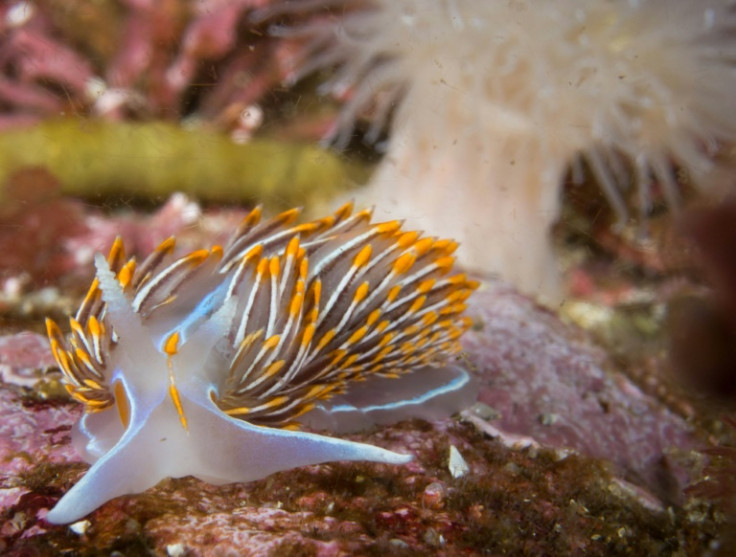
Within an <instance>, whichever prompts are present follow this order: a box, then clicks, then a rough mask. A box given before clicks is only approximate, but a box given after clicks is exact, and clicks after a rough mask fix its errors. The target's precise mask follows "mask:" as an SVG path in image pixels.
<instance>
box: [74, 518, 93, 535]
mask: <svg viewBox="0 0 736 557" xmlns="http://www.w3.org/2000/svg"><path fill="white" fill-rule="evenodd" d="M91 525H92V523H91V522H90V521H89V520H80V521H79V522H75V523H74V524H71V525H70V526H69V529H70V530H71V531H72V532H74V533H75V534H78V535H80V536H81V535H82V534H84V533H86V532H87V530H88V529H89V527H90V526H91Z"/></svg>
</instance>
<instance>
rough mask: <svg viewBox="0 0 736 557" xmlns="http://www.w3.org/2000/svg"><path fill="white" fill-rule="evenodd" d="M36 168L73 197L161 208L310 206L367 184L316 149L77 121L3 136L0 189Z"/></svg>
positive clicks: (153, 126)
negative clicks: (164, 204)
mask: <svg viewBox="0 0 736 557" xmlns="http://www.w3.org/2000/svg"><path fill="white" fill-rule="evenodd" d="M29 166H35V167H38V166H41V167H45V168H46V169H47V170H48V171H49V172H50V173H51V174H53V175H54V176H55V177H56V178H57V179H58V180H59V182H60V183H61V190H62V192H63V193H65V194H67V195H73V196H79V197H85V198H97V197H115V196H129V197H136V198H143V199H150V200H155V201H158V200H160V199H163V198H165V197H167V196H168V195H170V194H171V193H172V192H176V191H179V192H184V193H186V194H188V195H190V196H192V197H195V198H197V199H199V200H202V201H209V202H216V203H227V202H251V201H258V202H261V203H264V204H266V205H267V206H271V207H273V208H282V207H291V206H293V205H310V204H312V203H315V202H318V201H321V200H325V199H328V198H330V197H331V196H333V195H334V194H336V193H338V192H340V191H343V190H344V189H345V188H346V187H348V186H349V185H351V184H354V183H356V182H360V181H363V180H364V179H365V178H366V171H365V169H363V168H362V167H360V166H358V165H354V164H351V163H347V162H345V161H344V160H342V159H340V158H339V157H338V156H336V155H335V154H333V153H330V152H328V151H325V150H322V149H320V148H318V147H316V146H314V145H310V144H305V143H289V142H284V141H273V140H268V139H254V140H252V141H250V142H248V143H245V144H236V143H234V142H232V141H231V140H230V139H229V138H228V137H227V136H225V135H223V134H220V133H216V132H213V131H210V130H207V129H204V128H193V129H186V128H182V127H179V126H176V125H174V124H170V123H165V122H140V123H123V122H117V123H112V122H103V121H99V120H79V119H72V118H68V119H59V120H52V121H47V122H44V123H41V124H38V125H35V126H31V127H26V128H20V129H13V130H9V131H4V132H2V133H0V184H2V183H6V182H7V180H8V178H9V177H10V176H11V175H12V174H13V173H14V172H17V171H18V170H21V169H23V168H26V167H29ZM4 198H5V193H4V192H0V202H3V201H4Z"/></svg>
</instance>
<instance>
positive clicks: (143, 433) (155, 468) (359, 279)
mask: <svg viewBox="0 0 736 557" xmlns="http://www.w3.org/2000/svg"><path fill="white" fill-rule="evenodd" d="M298 213H299V212H298V210H290V211H286V212H284V213H281V214H280V215H278V216H276V217H275V218H273V219H270V220H265V221H262V220H261V211H260V209H258V208H257V209H255V210H253V211H252V212H251V213H250V214H249V215H248V216H247V217H245V219H244V220H243V221H242V223H241V225H240V226H239V228H238V229H237V231H236V233H235V234H234V236H233V238H232V239H231V241H230V243H229V245H228V246H227V247H226V248H225V249H223V248H221V247H219V246H215V247H213V248H211V249H209V250H198V251H195V252H192V253H189V254H188V255H184V256H182V257H178V258H177V257H175V256H174V246H175V242H174V240H173V238H170V239H168V240H166V241H164V242H163V243H161V245H160V246H159V247H158V248H156V250H155V251H154V252H153V253H152V254H151V255H150V256H149V257H148V258H147V259H145V260H144V261H143V262H142V263H141V264H138V263H137V262H136V260H135V259H134V258H131V259H127V258H126V256H125V253H124V249H123V244H122V241H121V240H120V239H118V240H116V242H115V243H114V245H113V246H112V249H111V250H110V254H109V256H108V257H107V259H106V260H105V259H104V258H103V257H102V256H99V255H98V256H97V259H96V262H95V263H96V267H97V276H96V278H95V279H94V281H93V282H92V285H91V287H90V289H89V292H88V293H87V296H86V297H85V299H84V301H83V302H82V304H81V306H80V308H79V310H78V311H77V314H76V316H75V317H74V318H71V319H70V325H71V333H70V334H69V335H68V336H67V337H65V336H64V335H62V333H61V330H60V328H59V327H58V326H57V325H56V324H55V323H54V322H53V321H51V320H47V327H48V333H49V338H50V343H51V348H52V351H53V354H54V356H55V358H56V360H57V362H58V363H59V366H60V367H61V369H62V371H63V373H64V377H65V382H66V389H67V390H68V392H69V393H70V395H71V396H72V397H73V398H74V399H76V400H78V401H80V402H82V403H83V404H84V405H85V407H86V410H87V414H86V416H85V418H83V421H82V423H81V424H80V426H79V430H80V432H81V434H82V437H84V439H83V443H84V444H83V446H82V447H80V449H81V451H82V453H83V454H84V455H85V456H86V457H87V458H88V460H90V461H93V462H94V461H97V462H96V464H95V466H93V467H92V469H91V470H90V471H89V472H88V474H87V476H85V477H84V478H83V479H82V480H81V481H80V482H79V484H77V485H76V486H75V487H74V488H73V489H72V491H70V492H69V493H68V494H67V495H66V496H65V497H64V499H62V501H61V502H60V503H59V505H57V507H56V508H55V509H53V510H52V511H51V513H49V520H50V521H52V522H68V521H70V520H74V519H76V518H78V517H80V516H84V514H86V513H87V512H89V511H91V510H93V509H94V508H96V507H97V506H99V504H101V503H102V502H104V501H106V500H107V499H110V498H112V497H115V496H117V495H120V494H124V493H131V492H135V491H141V490H143V489H146V488H147V487H149V486H151V485H154V484H155V483H157V481H158V480H160V479H162V478H163V477H166V476H181V475H187V474H193V475H197V476H198V477H201V478H205V479H208V480H210V481H214V482H227V481H248V480H251V479H256V478H259V477H264V476H266V475H268V474H270V473H272V472H275V471H277V470H282V469H286V468H290V467H294V466H300V465H303V464H309V463H317V462H324V461H327V460H359V459H365V460H376V461H383V462H396V463H398V462H405V461H406V459H407V458H408V457H406V456H404V455H399V454H397V453H393V452H391V451H387V450H384V449H380V448H378V447H372V446H370V445H365V444H361V443H353V442H349V441H342V440H339V439H335V438H331V437H326V436H322V435H315V434H311V433H303V432H300V431H296V430H298V429H299V426H300V421H301V420H302V419H303V418H304V419H306V418H308V416H309V415H313V416H317V415H318V414H319V413H320V412H322V413H327V414H329V413H330V412H331V407H330V405H334V408H335V415H343V414H340V412H342V411H344V404H343V401H350V399H351V398H350V397H351V394H353V392H354V391H355V392H359V391H360V390H361V389H362V386H361V385H362V384H366V385H367V384H370V385H373V388H374V390H385V389H384V388H383V386H380V388H379V389H376V388H375V384H376V381H378V382H379V383H378V384H379V385H382V384H381V383H380V381H382V380H383V379H386V380H394V381H395V380H396V379H399V381H396V384H397V385H398V384H402V382H403V378H404V377H407V376H409V375H416V376H417V377H418V378H419V379H417V381H416V382H415V383H417V382H418V383H419V385H420V386H416V385H415V386H414V387H410V388H409V389H408V391H406V387H405V385H406V382H403V384H404V387H402V388H403V389H404V392H409V393H410V394H409V395H406V396H407V399H412V400H407V402H410V403H411V404H409V406H412V405H413V404H414V403H415V402H416V401H417V400H419V399H421V400H425V399H427V398H433V397H434V398H435V399H437V400H440V399H442V400H445V399H446V398H447V396H450V397H451V398H452V395H448V393H452V392H457V393H465V394H456V395H454V396H455V398H454V402H450V403H449V407H451V408H452V409H451V410H450V411H452V410H458V409H459V407H453V405H454V406H457V405H459V404H464V403H467V399H468V394H467V390H468V384H469V382H468V377H467V374H465V373H464V372H458V371H457V368H454V371H450V372H449V373H448V374H447V375H446V376H444V377H441V378H440V379H438V380H434V379H432V380H430V377H433V375H432V374H433V371H432V370H426V369H419V370H418V371H416V372H415V373H412V374H410V373H409V372H411V371H414V370H417V369H418V368H428V367H429V368H439V369H445V368H442V367H441V366H443V365H445V364H447V362H448V359H449V358H450V356H452V355H453V354H455V353H457V352H458V351H459V350H460V345H459V343H458V338H459V337H460V335H461V334H462V333H463V332H464V331H465V330H466V329H467V328H468V326H469V324H470V322H469V319H468V318H467V317H464V316H463V315H462V314H463V311H464V310H465V307H466V304H465V301H466V299H467V298H468V296H469V295H470V294H471V292H472V291H473V290H474V289H475V288H476V287H477V283H476V282H475V281H472V280H469V279H468V278H467V277H466V276H465V275H464V274H462V273H455V272H453V270H452V268H453V262H454V258H453V255H452V253H453V251H454V250H455V248H456V247H457V245H456V243H455V242H453V241H450V240H442V239H436V238H431V237H423V236H422V235H421V234H420V233H419V232H414V231H404V230H402V227H401V222H399V221H391V222H381V223H371V221H370V217H371V212H370V211H367V210H364V211H359V212H356V213H353V211H352V206H351V205H350V204H348V205H345V206H343V207H342V208H340V209H339V210H338V211H337V212H336V213H334V214H333V215H331V216H328V217H326V218H323V219H319V220H315V221H312V222H307V223H303V224H296V223H295V221H296V219H297V216H298ZM449 369H450V370H452V369H453V368H449ZM424 373H426V374H427V375H426V376H427V381H428V383H427V384H422V383H423V381H422V377H421V376H422V375H423V374H424ZM448 378H449V379H448ZM394 381H389V382H388V385H389V387H388V388H389V389H390V385H391V384H392V383H394ZM365 392H368V393H370V389H367V390H364V393H365ZM361 396H362V397H363V399H364V401H363V402H362V403H361V404H362V406H363V409H364V412H365V413H372V415H373V416H375V419H374V421H378V422H381V423H383V422H384V421H385V416H384V415H383V414H381V413H382V412H383V413H390V412H391V411H392V410H391V409H393V408H398V407H400V406H401V402H402V401H399V402H398V403H397V402H396V401H391V402H388V403H385V402H384V403H382V404H379V405H377V404H375V401H372V400H371V399H370V397H371V395H370V394H369V395H368V397H367V399H366V396H365V394H363V395H358V398H360V397H361ZM402 396H404V395H402ZM443 397H444V398H443ZM382 400H383V399H382ZM461 400H463V401H465V402H460V401H461ZM338 401H339V404H338ZM441 404H445V405H446V406H447V404H448V403H447V402H446V400H445V402H441ZM338 406H339V407H340V408H341V410H338ZM313 409H314V410H315V412H310V411H312V410H313ZM411 414H412V413H411V411H410V414H409V415H411ZM305 415H306V416H305ZM397 415H399V416H401V413H400V412H399V413H398V414H397ZM415 415H419V416H424V414H422V412H418V413H415ZM306 422H307V423H310V424H314V423H315V421H314V420H312V421H310V420H306ZM317 423H319V418H317ZM264 426H265V427H264ZM79 437H80V436H79V435H77V438H79ZM164 442H165V443H167V444H166V445H165V448H166V449H167V454H166V455H161V458H160V459H156V458H154V459H153V460H155V461H156V465H152V464H150V463H149V464H148V465H149V467H150V468H151V469H152V471H149V472H148V473H146V472H144V471H137V472H135V473H133V472H131V471H130V469H131V468H132V466H130V464H131V462H133V461H135V459H136V458H138V457H140V458H148V459H151V458H152V457H151V451H153V453H155V454H158V452H159V451H158V449H159V448H162V447H163V445H162V444H161V443H164ZM249 444H250V445H249ZM244 451H245V452H244ZM295 454H297V455H298V456H293V455H295ZM237 455H241V456H240V457H238V456H237ZM290 455H291V456H290ZM235 457H237V458H242V459H243V460H244V461H245V462H244V461H239V462H232V459H233V458H235ZM292 457H293V458H292ZM98 459H99V460H98ZM124 462H127V463H128V464H127V468H121V466H123V463H124ZM138 468H145V467H140V466H139V467H138ZM117 469H121V470H123V469H124V470H125V472H124V473H123V475H124V476H125V481H122V480H120V479H119V478H116V481H117V482H118V484H119V485H116V486H114V487H112V488H108V487H107V485H105V487H102V485H101V484H104V482H105V481H106V480H110V478H109V477H107V476H109V475H110V474H113V473H115V472H113V470H117ZM133 476H134V477H133ZM118 480H119V481H118ZM108 483H109V482H108ZM75 490H76V491H75ZM92 491H95V495H94V496H91V495H90V493H91V492H92ZM100 491H102V492H103V493H101V494H100V493H99V492H100ZM85 497H92V499H93V501H87V500H85ZM65 500H66V501H65Z"/></svg>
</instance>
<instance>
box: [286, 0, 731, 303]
mask: <svg viewBox="0 0 736 557" xmlns="http://www.w3.org/2000/svg"><path fill="white" fill-rule="evenodd" d="M325 6H327V7H333V8H334V7H336V6H337V7H340V8H341V9H342V13H341V15H339V16H334V17H333V16H327V17H320V18H315V20H314V23H313V24H311V25H306V26H302V25H297V26H296V27H294V28H292V29H287V30H286V31H285V34H291V35H292V36H293V35H301V36H307V37H311V42H310V43H309V46H308V48H307V50H306V55H305V56H304V59H303V60H301V62H300V65H299V68H298V69H297V71H296V72H295V76H297V77H298V76H301V75H304V74H306V73H308V72H311V71H313V70H315V69H318V68H324V67H332V66H336V67H337V68H338V69H337V72H336V74H335V75H334V77H333V78H332V79H331V80H330V81H329V82H328V83H326V84H325V91H327V92H332V93H333V94H338V95H344V96H347V98H348V99H349V100H348V101H347V103H346V104H345V106H344V109H343V112H342V116H341V118H340V121H339V122H338V125H337V127H336V129H335V134H334V137H333V138H334V139H336V140H337V142H338V143H342V144H344V143H346V141H347V139H349V137H350V135H351V133H352V130H353V124H354V122H355V119H356V117H357V116H358V115H359V114H361V113H362V112H363V111H364V110H365V109H366V108H371V109H372V111H373V114H374V122H373V127H372V128H371V129H370V130H369V132H368V139H373V138H375V137H376V136H377V135H378V132H379V131H380V130H381V128H382V126H383V123H384V122H385V120H386V119H387V117H388V116H390V115H391V113H392V112H393V122H392V125H391V135H390V142H389V147H388V152H387V154H386V156H385V158H384V161H383V163H382V164H381V166H380V168H379V170H378V171H377V173H376V174H375V175H374V177H373V179H372V181H371V184H370V188H369V189H368V190H366V194H365V195H366V197H368V198H370V199H372V200H379V199H380V201H381V204H380V205H381V207H382V211H383V214H382V215H381V216H382V217H386V216H391V217H392V218H395V217H396V216H397V215H401V217H402V218H404V217H406V218H407V221H408V223H409V225H410V226H412V227H418V228H431V229H432V230H437V231H438V232H439V233H441V234H443V235H447V236H451V237H454V238H457V239H459V240H460V244H461V249H460V252H459V258H460V260H461V262H462V263H464V264H465V265H466V266H468V267H471V268H477V269H479V270H482V271H485V272H490V273H499V274H500V275H501V276H503V277H504V278H505V279H507V280H509V281H511V282H513V283H515V284H516V285H517V286H518V287H519V288H521V289H522V290H526V291H528V292H541V293H546V294H553V293H555V292H558V291H559V275H558V271H557V266H556V264H555V259H554V255H553V252H552V246H551V241H550V236H549V232H550V228H551V226H552V224H553V223H554V222H555V221H556V220H557V219H558V217H559V214H560V205H561V202H560V198H561V193H560V191H561V189H560V186H561V184H562V183H563V178H564V176H565V173H566V171H567V169H568V168H569V167H570V164H571V163H572V162H574V161H576V160H577V161H584V162H585V165H587V167H588V168H589V169H590V171H591V172H592V174H593V176H594V177H595V178H596V180H597V181H598V182H599V183H600V186H601V188H602V189H603V191H604V193H605V195H606V196H607V198H608V199H609V201H610V203H611V204H612V206H613V208H614V210H615V211H616V213H617V214H618V216H619V219H620V220H621V221H622V222H623V221H625V220H626V219H627V218H628V211H627V209H628V207H629V205H630V204H629V203H627V202H626V201H625V200H626V198H627V197H628V196H625V195H624V194H623V193H622V192H623V190H624V189H625V188H626V187H627V186H628V185H630V184H633V185H635V186H636V188H637V189H636V190H635V191H636V195H635V196H631V197H633V199H634V201H633V205H634V206H635V207H636V209H637V211H638V212H639V213H640V214H641V215H642V216H646V214H647V213H648V211H649V210H650V206H651V198H652V191H655V188H653V186H654V185H658V186H659V187H658V188H657V189H656V191H661V192H662V196H663V197H664V199H665V200H666V201H667V202H668V204H669V205H670V206H676V205H677V201H678V197H679V195H678V181H677V179H676V176H675V169H676V168H680V169H682V170H684V171H686V172H687V175H688V178H689V180H690V181H692V182H693V183H696V184H698V185H699V187H700V189H701V190H703V189H705V190H711V191H712V190H713V189H714V187H713V186H712V185H710V183H709V182H710V180H709V179H708V174H709V172H710V171H711V170H712V168H713V164H714V163H713V157H712V155H713V153H714V152H715V151H716V150H717V149H718V148H719V147H720V146H721V145H722V144H723V143H724V142H730V141H732V140H733V139H734V137H735V136H736V119H735V115H736V97H734V95H733V92H734V91H736V73H735V72H734V67H733V59H734V57H735V56H736V35H734V33H733V27H734V24H736V15H735V11H734V9H733V8H732V7H731V4H730V3H729V2H728V1H726V0H701V1H697V2H694V1H692V0H589V1H586V2H580V1H578V0H558V1H555V2H552V1H546V2H524V1H522V0H503V1H500V0H488V1H479V0H423V1H420V0H368V1H366V0H334V1H329V0H328V1H326V2H325V1H322V2H320V1H316V0H306V1H304V2H292V3H291V4H289V6H288V7H287V8H285V9H282V13H283V12H284V11H286V12H289V11H293V12H301V11H304V10H313V9H315V7H325Z"/></svg>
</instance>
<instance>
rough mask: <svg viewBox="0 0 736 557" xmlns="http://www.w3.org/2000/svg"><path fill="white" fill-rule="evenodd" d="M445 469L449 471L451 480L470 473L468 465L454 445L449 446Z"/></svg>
mask: <svg viewBox="0 0 736 557" xmlns="http://www.w3.org/2000/svg"><path fill="white" fill-rule="evenodd" d="M447 468H448V469H449V470H450V474H452V477H453V478H456V479H457V478H462V477H463V476H464V475H465V474H467V473H468V472H470V467H469V466H468V463H467V462H465V459H464V458H463V455H461V454H460V451H458V450H457V448H456V447H455V445H450V460H449V462H448V463H447Z"/></svg>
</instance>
